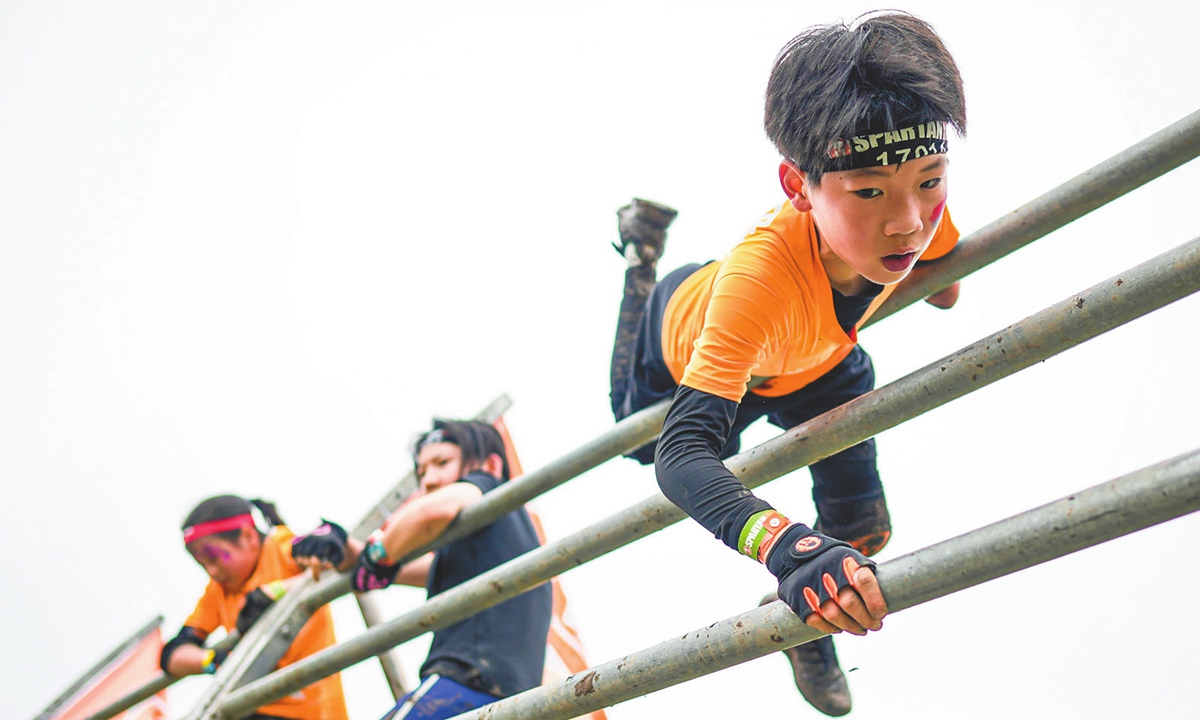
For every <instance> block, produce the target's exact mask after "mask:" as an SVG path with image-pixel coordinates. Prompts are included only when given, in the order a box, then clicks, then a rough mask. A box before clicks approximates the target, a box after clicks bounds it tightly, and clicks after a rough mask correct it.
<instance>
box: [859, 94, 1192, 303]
mask: <svg viewBox="0 0 1200 720" xmlns="http://www.w3.org/2000/svg"><path fill="white" fill-rule="evenodd" d="M1198 155H1200V110H1198V111H1196V112H1194V113H1192V114H1191V115H1188V116H1187V117H1185V118H1183V119H1182V120H1179V121H1178V122H1176V123H1174V124H1172V125H1169V126H1167V127H1165V128H1163V129H1162V130H1159V131H1158V132H1156V133H1154V134H1153V135H1151V136H1150V137H1148V138H1146V139H1145V140H1142V141H1141V142H1139V143H1137V144H1136V145H1133V146H1131V147H1129V148H1127V149H1125V150H1123V151H1121V152H1119V153H1117V154H1116V155H1113V156H1112V157H1111V158H1109V159H1108V160H1105V161H1104V162H1102V163H1100V164H1099V165H1097V166H1095V167H1093V168H1092V169H1090V170H1088V171H1086V172H1084V173H1082V174H1080V175H1078V176H1076V177H1074V178H1072V179H1071V180H1068V181H1067V182H1065V183H1063V184H1062V185H1059V186H1058V187H1056V188H1054V189H1053V190H1051V191H1050V192H1048V193H1045V194H1044V195H1042V196H1041V197H1038V198H1037V199H1035V200H1033V201H1031V202H1028V203H1026V204H1025V205H1022V206H1021V207H1020V208H1017V209H1016V210H1014V211H1013V212H1011V213H1009V214H1007V215H1005V216H1004V217H1002V218H1000V219H998V220H995V221H993V222H992V223H991V224H989V225H986V226H984V227H982V228H980V229H979V230H976V231H975V232H973V233H971V234H970V235H968V236H967V237H965V238H963V239H962V240H961V241H959V243H958V245H957V246H956V247H955V248H954V250H953V251H951V252H950V254H949V255H946V256H945V257H944V258H941V259H940V260H935V261H933V262H931V263H929V264H927V265H926V264H922V265H921V266H919V267H917V268H916V269H914V270H913V271H912V273H910V274H909V276H908V277H907V278H905V279H904V281H903V282H902V283H900V286H899V287H897V288H896V291H895V292H894V293H892V296H891V297H889V298H888V299H887V301H886V302H884V304H883V305H882V306H881V307H880V308H879V310H877V311H876V312H875V314H874V315H872V316H871V319H870V320H869V321H867V323H866V325H865V326H864V327H868V326H870V325H874V324H875V323H877V322H879V321H880V320H882V319H884V318H886V317H888V316H889V315H891V314H893V313H895V312H896V311H898V310H900V309H901V308H904V307H906V306H908V305H911V304H913V303H915V302H917V301H918V300H921V299H922V298H926V297H929V296H930V295H932V294H934V293H936V292H938V291H939V290H942V289H944V288H946V287H948V286H950V285H952V284H954V283H955V282H957V281H959V280H961V279H962V278H964V277H966V276H967V275H970V274H971V273H973V272H975V271H976V270H979V269H980V268H982V267H984V266H985V265H990V264H991V263H993V262H995V261H996V260H999V259H1000V258H1002V257H1004V256H1005V255H1008V254H1009V253H1012V252H1015V251H1017V250H1020V249H1021V248H1023V247H1025V246H1026V245H1028V244H1029V243H1031V242H1033V241H1034V240H1037V239H1038V238H1041V237H1045V236H1046V235H1049V234H1050V233H1052V232H1054V231H1055V230H1057V229H1059V228H1061V227H1063V226H1064V225H1068V224H1070V223H1072V222H1074V221H1076V220H1078V219H1079V218H1081V217H1083V216H1084V215H1087V214H1088V213H1090V212H1091V211H1093V210H1095V209H1096V208H1099V207H1101V206H1103V205H1106V204H1108V203H1109V202H1111V201H1113V200H1115V199H1117V198H1118V197H1120V196H1122V195H1124V194H1126V193H1128V192H1130V191H1131V190H1135V189H1137V188H1139V187H1141V186H1142V185H1145V184H1146V183H1148V182H1150V181H1151V180H1153V179H1155V178H1157V177H1159V176H1160V175H1165V174H1166V173H1168V172H1170V171H1171V170H1174V169H1175V168H1177V167H1179V166H1180V165H1183V164H1185V163H1187V162H1190V161H1191V160H1194V159H1195V158H1196V156H1198Z"/></svg>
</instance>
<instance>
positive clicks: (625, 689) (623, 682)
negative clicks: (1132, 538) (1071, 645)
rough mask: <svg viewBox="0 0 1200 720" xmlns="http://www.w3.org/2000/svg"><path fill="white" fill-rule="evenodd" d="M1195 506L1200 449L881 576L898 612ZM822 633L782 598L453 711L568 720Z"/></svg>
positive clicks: (469, 716)
mask: <svg viewBox="0 0 1200 720" xmlns="http://www.w3.org/2000/svg"><path fill="white" fill-rule="evenodd" d="M1196 510H1200V451H1193V452H1191V453H1189V454H1187V455H1183V456H1180V457H1177V458H1175V459H1173V460H1168V461H1166V462H1163V463H1160V464H1158V465H1154V466H1152V467H1149V468H1146V469H1144V470H1139V471H1138V472H1135V473H1132V474H1130V475H1126V476H1123V477H1120V478H1117V479H1116V480H1110V481H1109V482H1107V483H1104V484H1102V485H1097V486H1095V487H1092V488H1088V489H1087V490H1083V491H1081V492H1078V493H1075V494H1073V495H1070V496H1068V497H1065V498H1062V499H1061V500H1057V501H1055V502H1052V503H1049V504H1047V505H1043V506H1041V507H1039V508H1035V509H1033V510H1028V511H1026V512H1023V513H1021V514H1019V515H1016V516H1013V517H1011V518H1008V519H1007V520H1002V521H1000V522H998V523H994V524H992V525H988V526H987V527H983V528H980V529H978V530H974V531H972V532H969V533H966V534H964V535H960V536H959V537H956V538H952V539H950V540H946V541H944V542H940V543H937V544H936V545H931V546H930V547H927V548H924V549H922V550H917V551H916V552H913V553H909V554H908V555H904V556H903V557H899V558H896V559H895V560H891V561H889V562H886V563H884V564H882V565H880V566H879V568H878V577H879V585H880V588H881V589H882V590H883V592H884V595H885V597H886V598H887V602H888V609H889V610H890V611H891V612H893V613H895V612H898V611H900V610H905V609H908V608H910V607H913V606H915V605H919V604H921V603H924V602H928V601H930V600H933V599H936V598H940V597H944V596H946V595H949V594H951V593H955V592H958V591H959V590H964V589H966V588H969V587H973V586H975V585H979V584H980V583H984V582H987V581H989V580H995V579H996V578H999V577H1003V576H1005V575H1009V574H1011V573H1014V572H1018V571H1020V570H1025V569H1027V568H1030V567H1033V566H1034V565H1038V564H1041V563H1044V562H1046V561H1048V560H1053V559H1055V558H1059V557H1062V556H1064V555H1068V554H1070V553H1073V552H1077V551H1079V550H1082V549H1084V548H1087V547H1091V546H1093V545H1098V544H1100V543H1102V542H1106V541H1108V540H1112V539H1113V538H1117V537H1120V536H1122V535H1128V534H1129V533H1132V532H1137V531H1138V530H1144V529H1145V528H1148V527H1150V526H1152V525H1157V524H1158V523H1162V522H1166V521H1167V520H1171V519H1173V518H1177V517H1180V516H1182V515H1186V514H1188V513H1191V512H1195V511H1196ZM1098 582H1099V580H1098ZM821 635H822V633H820V632H818V631H816V630H814V629H812V628H810V627H809V626H808V625H805V624H804V623H803V622H801V621H800V618H799V617H797V616H796V614H795V613H793V612H792V611H791V610H789V609H788V607H787V606H786V605H784V604H783V603H782V602H780V601H776V602H773V603H770V604H769V605H765V606H763V607H759V608H755V609H754V610H751V611H749V612H746V613H742V614H741V615H737V616H735V617H731V618H728V619H726V620H722V621H720V622H718V623H715V624H713V625H709V626H707V627H703V628H700V629H699V630H694V631H692V632H689V633H686V634H684V635H683V636H682V637H677V638H672V639H670V640H668V641H666V642H663V643H660V644H658V645H655V646H654V647H651V648H647V649H645V650H641V651H639V652H634V653H630V654H628V655H626V656H624V657H622V658H620V659H618V660H614V661H612V662H609V663H605V664H603V665H599V666H597V667H594V668H589V669H588V670H586V671H584V672H580V673H576V674H575V675H572V676H571V677H568V678H565V679H563V680H558V681H556V682H553V683H550V684H547V685H543V686H541V687H538V688H534V689H532V690H529V691H527V692H524V693H521V694H520V695H515V696H513V697H510V698H505V699H504V700H500V701H497V702H495V703H492V704H491V705H486V706H484V707H482V708H479V709H477V710H471V711H469V712H466V713H463V714H461V715H457V716H455V717H454V718H453V720H569V719H570V718H574V717H578V716H579V715H581V714H583V713H588V712H591V711H593V710H598V709H600V708H603V707H609V706H611V705H615V704H617V703H620V702H625V701H626V700H632V699H633V698H637V697H641V696H643V695H647V694H649V693H652V692H656V691H658V690H662V689H664V688H667V687H671V686H672V685H678V684H679V683H682V682H686V681H688V680H694V679H696V678H699V677H703V676H705V675H708V674H711V673H714V672H717V671H719V670H724V669H726V668H729V667H732V666H734V665H737V664H739V663H744V662H747V661H749V660H753V659H755V658H759V657H762V656H764V655H769V654H771V653H773V652H778V651H779V650H783V649H784V648H789V647H792V646H794V645H799V644H801V643H805V642H810V641H812V640H815V639H817V638H818V637H820V636H821Z"/></svg>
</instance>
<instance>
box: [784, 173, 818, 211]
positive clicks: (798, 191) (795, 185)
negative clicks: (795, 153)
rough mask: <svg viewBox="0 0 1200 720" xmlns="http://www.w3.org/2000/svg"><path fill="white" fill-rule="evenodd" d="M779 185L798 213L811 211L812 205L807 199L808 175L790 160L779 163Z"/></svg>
mask: <svg viewBox="0 0 1200 720" xmlns="http://www.w3.org/2000/svg"><path fill="white" fill-rule="evenodd" d="M779 184H780V185H781V186H782V187H783V192H784V193H785V194H786V195H787V196H788V199H789V200H791V201H792V206H793V207H794V208H796V209H797V210H799V211H800V212H808V211H810V210H812V203H811V202H810V201H809V199H808V174H807V173H805V172H804V171H803V170H801V169H800V168H798V167H796V165H795V163H793V162H792V161H791V160H784V161H782V162H780V163H779Z"/></svg>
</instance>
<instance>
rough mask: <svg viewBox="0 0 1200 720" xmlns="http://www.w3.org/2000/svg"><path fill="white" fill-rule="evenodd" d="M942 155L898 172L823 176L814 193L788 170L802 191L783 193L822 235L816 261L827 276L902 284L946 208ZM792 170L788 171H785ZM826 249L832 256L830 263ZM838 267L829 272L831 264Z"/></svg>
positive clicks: (897, 168)
mask: <svg viewBox="0 0 1200 720" xmlns="http://www.w3.org/2000/svg"><path fill="white" fill-rule="evenodd" d="M948 164H949V161H948V160H947V159H946V156H945V155H944V154H941V155H937V156H930V157H925V158H921V159H919V160H911V161H909V162H905V163H901V164H899V165H889V166H882V167H869V168H861V169H858V170H845V171H841V172H830V173H825V174H824V175H823V176H822V177H821V184H820V185H819V186H813V185H812V184H811V183H809V182H808V181H807V176H806V175H805V173H804V172H803V171H801V170H796V169H795V168H794V166H791V171H792V172H794V173H795V174H796V176H797V178H798V179H799V184H795V183H793V184H791V185H789V181H788V179H787V173H786V172H785V170H784V169H783V168H781V169H780V177H781V179H782V180H783V182H784V189H785V190H786V191H787V192H788V195H789V196H790V197H791V198H792V203H793V205H795V206H796V208H797V209H799V210H808V211H810V212H811V213H812V216H813V220H814V221H815V223H816V225H817V230H818V231H819V232H820V234H821V242H822V246H823V247H822V254H821V259H822V261H823V262H825V264H826V270H827V272H829V274H830V275H831V276H833V275H834V274H835V273H837V272H838V271H841V272H842V273H844V272H845V271H846V270H852V271H853V272H855V273H857V274H858V275H861V276H863V277H865V278H867V279H868V280H870V281H871V282H874V283H878V284H880V285H891V284H893V283H897V282H900V281H901V280H903V279H904V278H905V277H906V276H907V275H908V273H909V272H910V271H911V270H912V268H913V265H914V264H915V263H916V261H917V258H918V257H920V255H921V253H923V252H925V249H926V248H928V247H929V243H930V242H931V241H932V240H933V233H934V230H936V229H937V224H938V221H939V220H940V219H941V216H942V211H943V210H944V208H945V206H946V191H947V187H946V179H947V178H946V170H947V166H948ZM788 165H789V166H790V164H788ZM825 248H828V250H829V252H831V253H832V254H833V256H834V257H827V256H828V255H829V253H827V252H825ZM831 263H832V264H833V265H835V266H836V265H839V264H840V265H842V267H830V264H831Z"/></svg>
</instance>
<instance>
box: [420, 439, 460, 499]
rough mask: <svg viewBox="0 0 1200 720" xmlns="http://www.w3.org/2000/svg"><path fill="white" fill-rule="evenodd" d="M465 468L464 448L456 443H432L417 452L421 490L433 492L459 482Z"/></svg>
mask: <svg viewBox="0 0 1200 720" xmlns="http://www.w3.org/2000/svg"><path fill="white" fill-rule="evenodd" d="M464 470H465V468H463V464H462V448H460V447H459V446H457V445H455V444H454V443H448V442H441V443H431V444H429V445H426V446H425V447H423V448H421V452H419V453H418V454H417V479H418V480H420V481H421V491H422V492H425V493H430V492H433V491H434V490H437V489H438V488H443V487H446V486H447V485H449V484H451V483H455V482H458V480H459V478H461V477H462V476H463V472H464Z"/></svg>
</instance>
